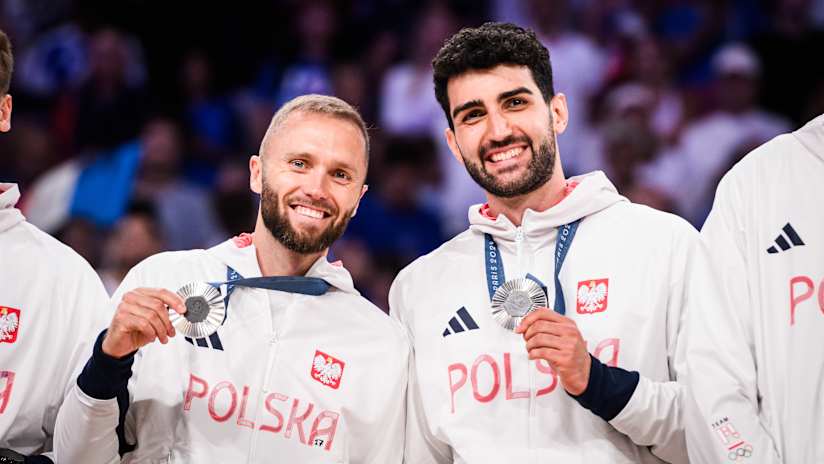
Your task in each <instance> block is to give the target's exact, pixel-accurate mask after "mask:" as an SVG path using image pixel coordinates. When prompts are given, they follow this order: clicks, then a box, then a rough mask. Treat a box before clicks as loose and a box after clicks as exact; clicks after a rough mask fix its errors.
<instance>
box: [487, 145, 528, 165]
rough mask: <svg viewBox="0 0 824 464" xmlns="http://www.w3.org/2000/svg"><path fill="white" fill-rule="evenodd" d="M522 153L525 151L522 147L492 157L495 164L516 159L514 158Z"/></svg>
mask: <svg viewBox="0 0 824 464" xmlns="http://www.w3.org/2000/svg"><path fill="white" fill-rule="evenodd" d="M522 151H524V149H523V148H521V147H518V148H510V149H509V150H507V151H502V152H500V153H495V154H494V155H492V158H491V159H492V162H493V163H497V162H498V161H503V160H508V159H510V158H514V157H516V156H518V155H520V154H521V152H522Z"/></svg>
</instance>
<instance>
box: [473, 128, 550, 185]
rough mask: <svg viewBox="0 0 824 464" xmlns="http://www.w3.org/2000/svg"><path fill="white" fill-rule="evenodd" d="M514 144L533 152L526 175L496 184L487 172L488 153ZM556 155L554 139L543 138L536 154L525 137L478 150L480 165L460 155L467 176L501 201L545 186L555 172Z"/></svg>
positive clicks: (508, 139)
mask: <svg viewBox="0 0 824 464" xmlns="http://www.w3.org/2000/svg"><path fill="white" fill-rule="evenodd" d="M515 143H525V144H527V146H529V151H530V152H532V159H531V160H529V164H528V165H527V167H526V175H525V176H523V177H521V178H519V179H516V180H513V181H509V182H502V181H500V180H498V179H497V178H496V177H495V176H494V175H492V174H491V173H490V172H489V171H487V169H486V163H485V162H484V158H485V157H486V154H487V153H488V152H489V150H493V149H495V148H501V147H505V146H507V145H512V144H515ZM557 152H558V145H557V141H556V140H555V138H554V137H553V138H552V139H551V140H550V138H548V137H547V138H545V139H544V140H543V141H542V142H541V145H540V146H539V147H538V150H535V144H534V143H533V142H532V139H530V138H529V137H527V136H525V135H524V136H519V137H515V136H510V137H507V138H506V139H504V140H501V141H498V142H492V143H490V144H489V145H487V146H483V147H481V149H480V150H479V151H478V159H479V160H480V162H478V163H476V162H474V161H471V160H468V159H467V158H466V157H465V156H464V155H463V152H461V157H462V158H463V160H464V166H465V167H466V171H467V172H468V173H469V176H470V177H472V180H474V181H475V183H477V184H478V185H480V186H481V188H483V189H484V190H486V191H487V192H489V193H490V194H492V195H494V196H496V197H501V198H512V197H517V196H521V195H526V194H527V193H530V192H533V191H535V190H537V189H538V188H539V187H541V186H542V185H544V184H546V183H547V182H548V181H549V179H551V178H552V174H553V173H554V171H555V156H556V154H557Z"/></svg>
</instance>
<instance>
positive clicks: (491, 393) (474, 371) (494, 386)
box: [471, 354, 501, 403]
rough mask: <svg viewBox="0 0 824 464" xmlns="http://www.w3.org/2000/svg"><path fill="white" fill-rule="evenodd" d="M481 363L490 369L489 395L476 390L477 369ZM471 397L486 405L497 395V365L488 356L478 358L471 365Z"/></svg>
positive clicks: (498, 375) (498, 380)
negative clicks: (490, 384) (490, 385)
mask: <svg viewBox="0 0 824 464" xmlns="http://www.w3.org/2000/svg"><path fill="white" fill-rule="evenodd" d="M481 363H486V364H488V365H489V367H490V369H492V387H491V390H490V391H489V393H487V394H481V392H480V390H479V389H478V368H479V367H480V366H481ZM471 377H472V395H473V396H474V397H475V399H476V400H478V401H480V402H481V403H488V402H490V401H492V399H493V398H495V395H497V394H498V390H500V387H501V375H500V374H499V373H498V363H496V362H495V359H493V358H492V356H490V355H488V354H482V355H480V356H478V359H476V360H475V362H474V363H472V374H471Z"/></svg>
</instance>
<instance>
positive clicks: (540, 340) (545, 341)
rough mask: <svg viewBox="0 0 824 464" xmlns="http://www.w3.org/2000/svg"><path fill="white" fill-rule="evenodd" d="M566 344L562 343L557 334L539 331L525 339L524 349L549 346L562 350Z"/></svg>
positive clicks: (562, 340)
mask: <svg viewBox="0 0 824 464" xmlns="http://www.w3.org/2000/svg"><path fill="white" fill-rule="evenodd" d="M566 345H567V344H566V343H564V339H563V338H561V337H559V336H557V335H551V334H546V333H540V334H537V335H535V336H534V337H532V338H530V339H529V340H527V342H526V349H527V351H529V350H533V349H536V348H551V349H555V350H562V349H564V347H565V346H566Z"/></svg>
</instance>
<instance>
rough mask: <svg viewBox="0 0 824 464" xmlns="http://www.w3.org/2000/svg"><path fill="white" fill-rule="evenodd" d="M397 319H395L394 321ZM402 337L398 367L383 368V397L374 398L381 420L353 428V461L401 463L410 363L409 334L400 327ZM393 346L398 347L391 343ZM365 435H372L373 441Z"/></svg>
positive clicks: (354, 462)
mask: <svg viewBox="0 0 824 464" xmlns="http://www.w3.org/2000/svg"><path fill="white" fill-rule="evenodd" d="M393 322H394V321H393ZM398 333H399V335H400V336H401V337H402V338H403V343H402V346H403V349H402V350H401V353H400V356H399V357H398V362H397V363H395V364H394V366H393V367H397V369H393V370H391V371H390V370H385V369H384V370H382V373H383V375H384V378H383V379H381V380H380V382H381V391H383V392H386V396H385V397H382V398H371V399H372V401H376V402H377V401H381V403H382V404H383V405H384V407H383V408H382V414H381V420H380V422H378V423H369V424H359V425H360V427H359V428H357V429H353V430H352V437H354V439H353V440H352V445H353V448H355V449H356V450H355V451H354V452H353V453H352V461H351V462H352V464H371V463H378V462H380V463H387V464H391V463H398V464H400V463H401V460H402V458H403V452H402V450H403V447H402V446H400V445H401V444H402V443H403V440H404V430H405V424H406V406H405V404H404V401H403V398H404V396H405V395H406V388H407V370H408V363H409V342H408V340H407V339H406V335H405V334H404V333H403V332H401V331H400V328H398ZM390 349H397V347H395V346H392V347H390ZM365 437H372V439H371V440H367V439H365Z"/></svg>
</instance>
